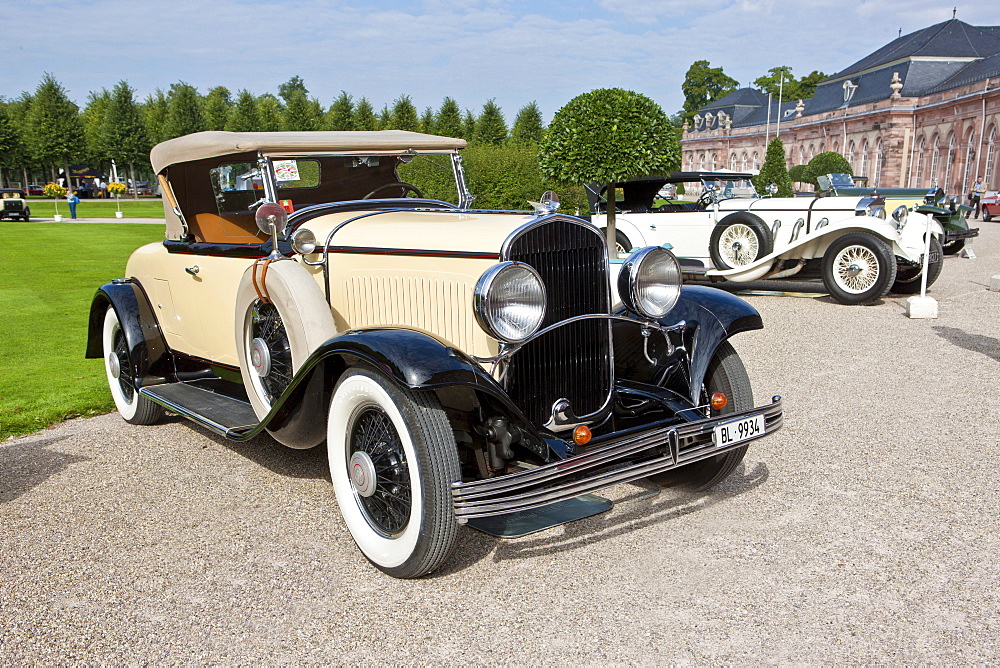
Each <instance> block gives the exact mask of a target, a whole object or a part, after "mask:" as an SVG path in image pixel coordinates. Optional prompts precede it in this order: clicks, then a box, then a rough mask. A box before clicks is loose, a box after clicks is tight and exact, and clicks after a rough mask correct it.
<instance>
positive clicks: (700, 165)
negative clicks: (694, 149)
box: [698, 153, 705, 171]
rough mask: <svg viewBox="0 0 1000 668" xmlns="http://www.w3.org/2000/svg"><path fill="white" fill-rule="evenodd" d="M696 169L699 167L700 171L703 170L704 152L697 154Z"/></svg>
mask: <svg viewBox="0 0 1000 668" xmlns="http://www.w3.org/2000/svg"><path fill="white" fill-rule="evenodd" d="M698 169H700V170H701V171H705V154H704V153H699V154H698Z"/></svg>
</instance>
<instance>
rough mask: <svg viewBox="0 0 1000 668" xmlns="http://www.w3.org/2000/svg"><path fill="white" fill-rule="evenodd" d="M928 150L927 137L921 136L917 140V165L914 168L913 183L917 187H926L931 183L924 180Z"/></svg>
mask: <svg viewBox="0 0 1000 668" xmlns="http://www.w3.org/2000/svg"><path fill="white" fill-rule="evenodd" d="M926 151H927V138H926V137H921V138H920V141H919V142H917V165H916V169H915V170H914V175H913V184H914V186H916V187H917V188H924V187H926V186H928V185H930V184H928V183H925V182H924V153H925V152H926Z"/></svg>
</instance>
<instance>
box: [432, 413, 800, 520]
mask: <svg viewBox="0 0 1000 668" xmlns="http://www.w3.org/2000/svg"><path fill="white" fill-rule="evenodd" d="M753 415H762V416H764V434H761V435H760V436H755V437H753V438H751V439H748V440H745V441H740V442H738V443H735V444H732V445H725V446H717V445H716V444H715V438H714V434H713V430H714V428H715V427H716V426H717V425H719V424H723V423H725V422H731V421H733V420H739V419H741V418H745V417H750V416H753ZM782 420H783V413H782V409H781V397H779V396H776V397H773V398H772V399H771V404H770V405H768V406H758V407H757V408H751V409H749V410H745V411H740V412H738V413H729V414H727V415H722V416H719V417H716V418H711V419H705V420H698V421H696V422H688V423H685V424H679V425H674V426H672V427H668V428H664V429H652V430H647V431H642V432H639V433H633V434H629V435H627V436H624V437H620V438H616V439H613V440H611V441H609V442H608V443H606V444H602V445H600V446H599V447H597V448H595V449H593V450H591V451H589V452H585V453H583V454H580V455H576V456H574V457H569V458H567V459H563V460H560V461H558V462H552V463H550V464H545V465H544V466H539V467H537V468H533V469H529V470H527V471H519V472H517V473H510V474H507V475H503V476H498V477H496V478H488V479H486V480H474V481H471V482H456V483H452V485H451V496H452V501H453V504H454V507H455V515H456V517H457V518H458V521H459V522H461V523H465V522H467V521H468V520H470V519H473V518H477V517H491V516H494V515H505V514H507V513H513V512H518V511H523V510H531V509H532V508H539V507H541V506H545V505H548V504H550V503H555V502H557V501H564V500H566V499H571V498H573V497H576V496H579V495H581V494H586V493H588V492H594V491H597V490H599V489H603V488H605V487H610V486H612V485H618V484H620V483H624V482H629V481H632V480H638V479H639V478H645V477H647V476H651V475H653V474H655V473H661V472H663V471H669V470H670V469H674V468H677V467H679V466H685V465H687V464H692V463H694V462H697V461H699V460H702V459H708V458H709V457H715V456H717V455H720V454H722V453H724V452H727V451H729V450H734V449H736V448H740V447H743V446H744V445H746V444H747V443H749V442H750V441H752V440H756V439H757V438H760V437H761V436H765V435H767V434H770V433H771V432H774V431H777V430H778V429H779V428H780V427H781V423H782ZM649 451H653V453H652V454H650V452H649ZM637 458H638V459H640V461H638V462H636V461H633V460H635V459H637ZM616 463H618V465H617V466H616Z"/></svg>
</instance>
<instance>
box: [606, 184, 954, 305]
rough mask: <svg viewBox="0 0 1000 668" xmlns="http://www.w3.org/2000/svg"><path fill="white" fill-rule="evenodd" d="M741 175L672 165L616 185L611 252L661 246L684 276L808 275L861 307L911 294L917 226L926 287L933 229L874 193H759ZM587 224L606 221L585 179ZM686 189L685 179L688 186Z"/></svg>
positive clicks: (934, 246)
mask: <svg viewBox="0 0 1000 668" xmlns="http://www.w3.org/2000/svg"><path fill="white" fill-rule="evenodd" d="M750 176H751V175H750V174H740V173H732V172H674V173H673V174H670V175H669V176H656V177H644V178H639V179H632V180H630V181H627V182H624V183H618V184H616V188H615V201H616V216H615V219H616V220H615V223H616V230H617V232H616V240H617V244H618V250H619V253H624V252H628V251H631V249H633V248H642V247H646V246H659V245H663V244H666V243H669V244H670V245H671V246H672V247H673V249H672V250H673V252H674V254H675V255H676V256H677V257H678V258H680V259H681V263H682V267H683V270H684V272H685V274H687V275H689V276H690V277H692V278H702V279H706V278H707V279H708V280H713V281H714V280H728V281H736V282H747V281H756V280H764V279H775V278H787V277H790V276H798V277H799V278H805V277H809V276H810V275H812V276H815V275H816V274H817V273H818V274H819V275H820V277H821V278H822V280H823V283H824V285H825V287H826V290H827V291H828V292H829V293H830V295H831V296H832V297H833V298H834V299H836V300H837V301H838V302H840V303H843V304H869V303H872V302H874V301H876V300H878V299H880V298H881V297H883V296H885V295H886V294H887V293H888V292H889V291H890V290H892V291H893V292H897V293H901V294H915V293H917V292H919V291H920V284H921V274H922V271H923V255H924V249H925V247H926V246H925V236H924V234H925V232H926V231H927V230H930V232H931V240H930V253H929V263H928V272H927V285H930V284H931V283H933V282H934V280H935V279H936V278H937V276H938V274H939V273H940V271H941V262H942V253H941V242H940V238H941V236H942V235H943V233H944V232H943V229H942V228H941V225H940V223H938V222H937V221H936V220H934V219H933V218H932V217H930V216H926V215H924V214H920V213H913V212H910V211H908V210H907V209H906V207H899V208H897V209H896V210H895V211H893V212H892V214H891V215H890V216H888V217H887V216H886V212H885V208H884V200H882V199H881V198H878V197H820V196H811V197H770V196H764V197H761V196H759V195H758V194H757V192H756V191H755V189H754V187H753V185H752V183H751V182H750ZM679 183H686V184H697V185H695V186H694V188H700V192H701V195H700V197H699V198H698V200H697V201H692V202H678V201H677V200H673V201H666V202H664V201H663V200H659V199H658V197H659V196H660V195H661V190H662V189H664V188H668V187H669V186H670V185H672V184H679ZM588 190H589V194H590V197H591V210H592V211H594V212H595V214H594V215H593V216H591V222H592V223H593V224H594V225H596V226H598V227H600V228H602V229H606V228H607V225H608V223H607V216H606V210H607V201H606V192H607V187H600V186H592V187H590V188H589V189H588ZM691 191H692V186H691V185H688V192H691Z"/></svg>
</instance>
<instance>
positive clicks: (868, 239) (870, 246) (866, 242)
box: [823, 232, 896, 304]
mask: <svg viewBox="0 0 1000 668" xmlns="http://www.w3.org/2000/svg"><path fill="white" fill-rule="evenodd" d="M895 280H896V256H895V255H893V254H892V250H890V248H889V246H888V245H886V243H885V242H884V241H882V240H881V239H879V238H878V237H876V236H874V235H872V234H868V233H867V232H852V233H850V234H845V235H844V236H842V237H840V238H839V239H837V240H836V241H834V242H833V243H832V244H830V247H829V248H827V250H826V254H825V255H824V256H823V284H824V285H825V286H826V289H827V290H828V291H829V292H830V295H831V296H832V297H833V298H834V299H836V300H837V301H838V302H840V303H841V304H870V303H872V302H874V301H875V300H877V299H881V298H882V297H884V296H885V295H886V293H887V292H889V288H890V287H891V286H892V284H893V282H894V281H895Z"/></svg>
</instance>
